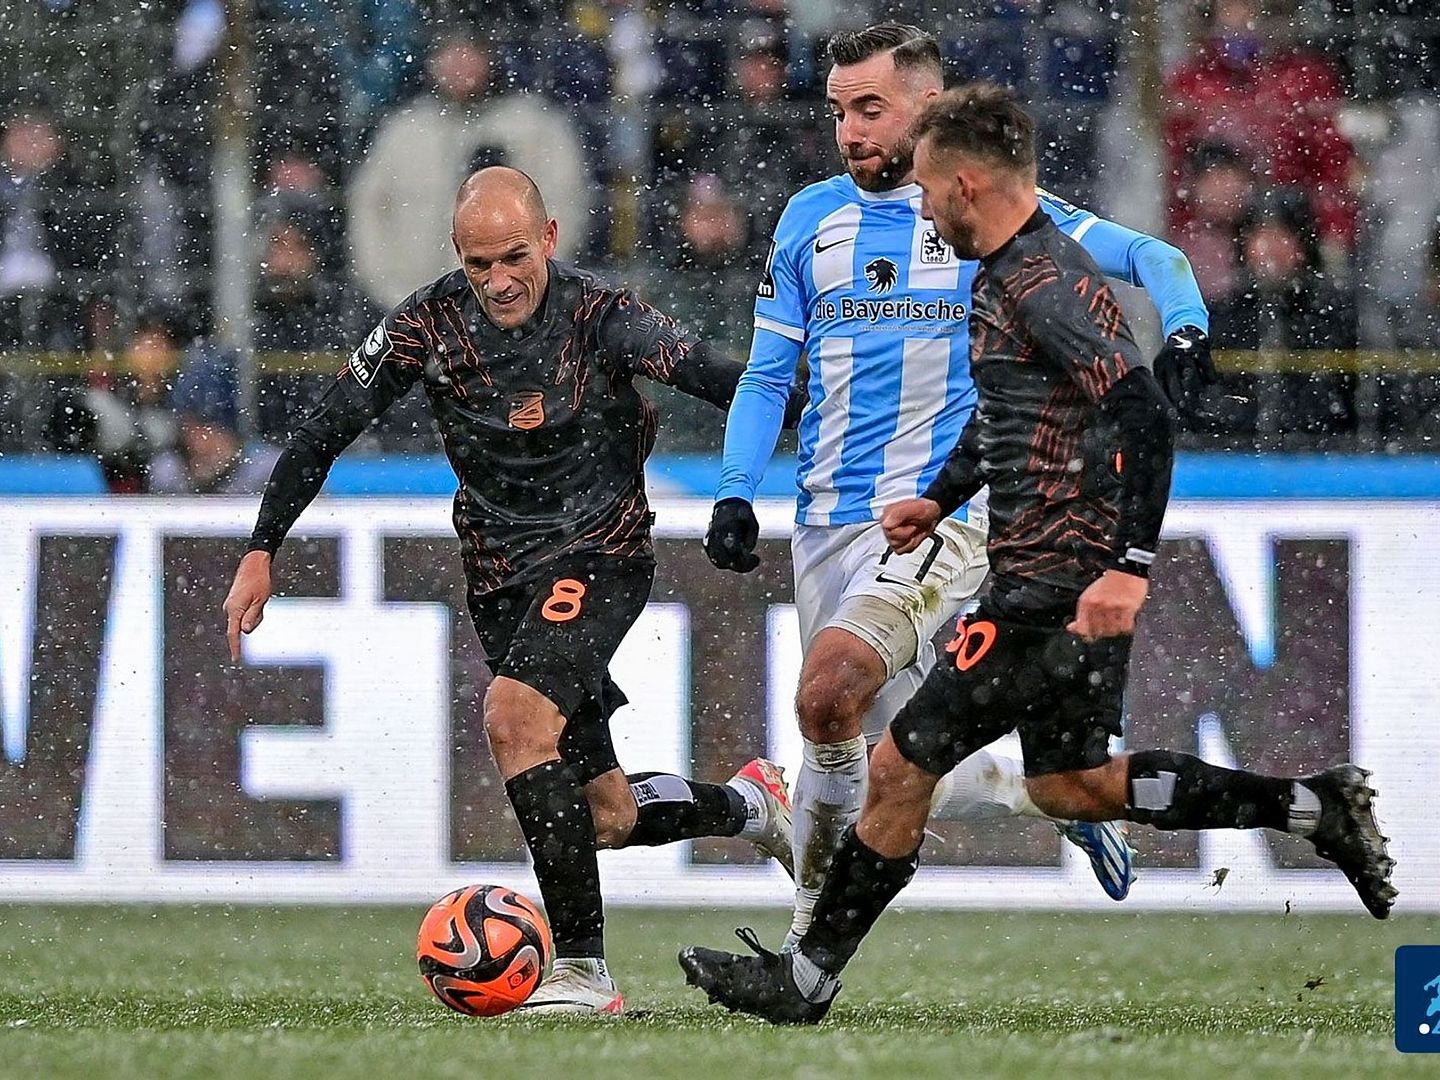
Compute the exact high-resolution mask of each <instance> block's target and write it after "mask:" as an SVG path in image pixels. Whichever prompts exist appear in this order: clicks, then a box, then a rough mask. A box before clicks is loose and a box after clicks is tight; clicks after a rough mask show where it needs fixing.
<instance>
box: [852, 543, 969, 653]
mask: <svg viewBox="0 0 1440 1080" xmlns="http://www.w3.org/2000/svg"><path fill="white" fill-rule="evenodd" d="M987 570H988V566H987V562H986V558H985V536H984V534H983V533H981V532H980V530H978V529H976V528H975V527H974V526H972V525H967V524H966V523H964V522H961V521H956V520H954V519H946V520H945V521H942V522H941V523H940V525H939V527H937V528H936V530H935V532H934V533H933V534H932V535H931V536H930V537H928V538H927V539H926V540H924V541H923V542H922V543H921V544H920V546H919V547H918V548H916V549H915V550H914V551H911V552H907V553H906V554H904V555H897V554H896V553H895V552H893V551H892V550H891V549H890V547H889V545H888V544H887V543H886V542H885V537H884V532H883V531H882V530H881V529H880V527H879V526H878V525H875V526H874V527H873V528H871V529H869V530H867V532H866V533H865V534H864V535H862V536H860V537H857V538H856V539H855V541H853V542H852V544H851V546H850V572H849V580H848V581H847V583H846V587H845V594H844V596H843V597H842V599H841V601H840V604H839V607H838V608H837V609H836V611H835V614H834V615H832V616H831V617H830V619H829V621H828V625H829V626H838V627H841V628H843V629H845V630H848V631H850V632H851V633H852V634H854V635H855V636H856V637H858V638H860V639H861V640H863V641H866V642H868V643H869V644H870V645H871V647H872V648H874V650H875V651H876V653H877V654H878V655H879V656H880V658H881V660H883V661H884V663H885V673H886V677H887V678H894V677H895V676H896V675H898V674H899V673H900V672H902V671H904V670H905V669H906V668H908V667H910V666H911V665H912V664H914V663H915V662H916V661H917V659H918V658H919V657H920V656H921V654H922V652H923V650H924V646H925V644H926V643H927V642H929V641H930V639H931V638H932V637H934V636H935V634H936V633H937V632H938V631H939V629H940V627H941V624H943V623H944V622H946V621H947V620H948V619H950V618H952V617H953V616H954V615H955V614H956V613H957V612H958V611H959V610H960V609H961V607H962V606H963V605H964V604H965V603H966V602H967V601H969V600H970V599H971V598H972V597H974V595H975V593H976V592H977V591H978V590H979V588H980V585H981V583H982V582H984V580H985V575H986V573H987Z"/></svg>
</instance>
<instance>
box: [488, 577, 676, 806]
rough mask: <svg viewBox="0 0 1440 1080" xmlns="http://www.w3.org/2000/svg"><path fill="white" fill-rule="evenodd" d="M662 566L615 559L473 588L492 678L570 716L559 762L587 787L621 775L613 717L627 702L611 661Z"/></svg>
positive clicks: (640, 610)
mask: <svg viewBox="0 0 1440 1080" xmlns="http://www.w3.org/2000/svg"><path fill="white" fill-rule="evenodd" d="M654 578H655V564H654V563H652V562H650V561H648V560H646V559H631V558H623V557H620V556H615V555H576V556H572V557H569V558H560V559H556V560H555V561H554V562H553V563H551V564H549V565H548V566H546V567H545V568H544V570H543V572H542V573H541V574H540V575H539V576H538V577H535V578H532V579H530V580H527V581H525V582H523V583H520V584H515V585H507V586H505V587H504V588H501V589H497V590H493V591H490V592H478V591H477V590H476V588H475V585H474V583H473V582H472V583H471V585H470V589H469V596H468V601H469V607H470V618H471V620H472V621H473V622H474V624H475V631H476V633H478V634H479V635H480V643H481V645H483V646H484V647H485V656H486V658H487V661H488V663H489V665H490V672H491V674H492V675H497V676H498V675H503V676H505V677H506V678H508V679H514V680H515V681H517V682H522V683H524V684H525V685H526V686H528V687H530V688H531V689H532V690H536V691H538V692H539V693H541V694H544V695H545V696H546V697H547V698H549V699H550V700H551V701H552V702H554V703H555V707H556V708H557V709H558V710H559V711H560V715H561V716H563V717H565V731H564V733H563V734H562V735H561V736H560V756H561V757H562V758H563V759H564V760H565V761H566V763H567V764H569V765H570V767H571V768H572V769H573V770H574V771H575V773H576V775H577V777H578V778H579V779H580V782H581V783H582V784H588V783H589V782H590V781H591V780H594V779H595V778H596V777H598V776H601V775H602V774H604V773H607V772H609V771H610V770H611V769H615V768H619V762H618V761H617V760H616V757H615V745H614V742H613V741H612V740H611V737H610V717H611V715H612V714H613V713H614V712H615V710H617V709H618V708H620V706H622V705H624V704H625V700H626V699H625V695H624V693H622V692H621V690H620V688H619V687H618V686H616V685H615V683H614V682H612V681H611V679H610V660H611V658H612V657H613V656H614V655H615V650H616V649H618V648H619V647H620V642H621V641H622V640H623V639H624V637H625V635H626V633H628V632H629V630H630V627H631V626H632V625H634V623H635V620H636V619H637V618H639V617H640V613H641V612H642V611H644V610H645V603H646V601H647V600H648V599H649V598H650V585H651V583H652V581H653V580H654Z"/></svg>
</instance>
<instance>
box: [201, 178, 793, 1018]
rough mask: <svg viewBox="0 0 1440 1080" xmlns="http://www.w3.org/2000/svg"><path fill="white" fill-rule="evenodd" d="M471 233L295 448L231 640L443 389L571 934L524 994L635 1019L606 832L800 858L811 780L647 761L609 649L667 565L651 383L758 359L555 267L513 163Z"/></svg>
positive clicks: (481, 599)
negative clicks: (357, 452)
mask: <svg viewBox="0 0 1440 1080" xmlns="http://www.w3.org/2000/svg"><path fill="white" fill-rule="evenodd" d="M451 239H452V241H453V243H454V246H455V254H456V256H457V257H458V258H459V260H460V267H459V269H456V270H454V271H452V272H450V273H448V274H446V275H445V276H444V277H441V278H439V279H438V280H436V281H432V282H430V283H429V284H428V285H425V286H423V287H422V288H420V289H419V290H417V291H416V292H415V293H414V294H412V295H411V296H410V297H409V298H408V299H406V300H405V301H404V302H403V303H401V304H400V306H399V307H398V308H396V309H395V311H394V312H392V313H391V314H390V315H388V316H387V317H386V318H385V319H384V320H383V321H382V322H381V323H380V325H379V326H377V327H375V329H374V330H373V331H372V332H371V333H370V334H369V336H368V337H366V339H365V341H364V342H363V344H361V346H360V347H359V348H358V349H356V350H355V351H354V352H353V353H352V354H351V355H350V359H349V362H348V363H347V364H346V366H345V367H344V368H343V369H342V370H341V372H340V374H339V375H338V376H337V378H336V380H335V382H334V384H333V385H331V386H330V388H329V389H328V390H327V391H326V393H325V395H324V396H323V397H322V398H321V399H320V401H319V403H318V405H317V406H316V408H315V409H314V411H313V412H312V413H311V414H310V416H309V418H308V419H307V420H306V421H305V422H304V424H302V425H301V426H300V428H299V429H298V430H297V431H296V432H295V434H294V436H293V437H292V438H291V440H290V444H289V446H288V447H287V448H286V450H285V452H284V454H282V455H281V457H280V460H279V461H278V462H277V463H276V466H275V471H274V473H273V475H272V476H271V478H270V482H269V484H268V485H267V486H266V489H265V494H264V498H263V500H262V502H261V505H260V514H259V520H258V522H257V524H256V526H255V532H254V535H253V537H252V538H251V541H250V545H249V548H248V550H247V552H246V554H245V556H244V558H243V559H242V560H241V562H240V567H239V570H238V571H237V572H236V575H235V582H234V585H233V586H232V588H231V590H230V595H229V596H228V597H227V599H226V601H225V614H226V617H227V635H228V638H229V643H230V654H231V658H232V659H233V660H238V659H239V656H240V635H241V634H242V633H245V634H248V633H251V632H253V631H254V630H255V628H256V627H257V626H259V625H260V620H261V617H262V614H263V611H264V607H265V602H266V601H267V600H268V599H269V597H270V588H271V584H270V571H271V563H272V560H273V559H274V557H275V555H276V552H277V551H278V550H279V548H280V545H281V543H282V541H283V540H284V538H285V535H286V533H287V532H289V530H290V528H291V526H292V525H294V523H295V520H296V519H297V518H298V517H299V516H300V513H301V511H303V510H304V509H305V507H306V506H308V505H309V504H310V501H311V500H312V499H314V498H315V496H316V495H317V494H318V493H319V491H320V488H321V485H323V484H324V482H325V476H326V474H327V473H328V472H329V469H330V466H331V465H332V464H333V463H334V461H335V459H336V458H337V457H338V456H339V454H340V452H341V451H342V450H344V449H345V447H346V446H348V445H349V444H350V443H351V442H352V441H353V440H354V439H355V437H356V436H357V435H359V434H360V433H361V432H362V431H364V430H365V428H366V427H367V426H368V425H369V424H370V423H371V422H372V421H374V420H375V418H376V417H378V416H379V415H380V414H381V413H383V412H384V411H385V410H386V409H387V408H389V407H390V405H391V404H392V403H393V402H394V401H396V400H397V399H398V398H400V397H401V396H402V395H404V394H405V393H407V392H408V391H409V390H410V389H411V388H412V387H413V386H415V385H416V384H417V383H418V384H420V385H421V386H422V387H423V388H424V391H425V395H426V397H427V398H429V401H430V408H431V410H432V412H433V413H434V415H435V420H436V422H437V424H438V425H439V428H440V435H441V438H442V440H443V442H444V445H445V452H446V454H447V456H448V457H449V459H450V464H451V466H452V467H453V468H454V470H455V475H456V477H457V479H458V480H459V487H458V489H457V490H456V492H455V511H454V523H455V531H456V533H457V534H458V535H459V538H460V557H461V561H462V564H463V567H464V571H465V580H466V583H467V587H468V593H467V599H468V606H469V610H470V616H471V619H472V620H473V622H474V624H475V630H476V632H477V633H478V634H479V635H480V641H481V643H482V644H483V645H484V647H485V653H486V656H487V658H488V661H489V664H490V668H491V671H492V673H493V675H494V679H493V680H492V682H491V683H490V687H489V689H488V690H487V692H486V694H485V705H484V709H485V730H486V732H487V734H488V735H489V739H490V746H491V749H492V751H493V753H494V756H495V761H496V764H497V765H498V766H499V769H500V773H501V775H502V776H503V777H504V779H505V790H506V794H507V795H508V796H509V798H510V804H511V806H512V807H513V808H514V810H515V816H516V818H517V819H518V820H519V822H520V828H521V831H522V832H523V833H524V836H525V842H526V844H527V845H528V847H529V849H530V854H531V857H532V859H533V860H534V864H535V876H536V878H537V880H538V881H539V884H540V892H541V895H542V896H543V897H544V900H545V908H546V912H547V914H548V916H549V920H550V926H551V930H552V932H553V934H554V939H555V952H556V958H557V959H556V963H555V967H554V970H553V971H552V973H551V975H550V977H549V978H548V979H547V980H546V981H545V982H544V983H543V984H542V985H541V986H540V987H539V989H537V990H536V992H535V993H534V994H533V995H532V996H531V997H530V999H529V1000H528V1001H527V1002H526V1004H525V1006H524V1007H525V1008H527V1009H528V1010H530V1011H532V1012H534V1013H542V1014H543V1013H581V1014H596V1015H604V1016H618V1015H620V1013H621V1012H622V1011H623V1008H624V1002H623V999H622V997H621V995H620V992H619V990H618V989H617V988H616V986H615V983H614V982H613V981H612V979H611V978H610V975H609V973H608V971H607V970H606V967H605V952H604V937H603V927H604V920H603V910H602V905H601V897H600V878H599V871H598V867H597V863H596V855H595V853H596V849H597V848H600V847H611V848H617V847H626V846H636V845H658V844H667V843H671V842H674V841H677V840H687V839H694V838H697V837H702V836H738V837H740V838H742V839H746V840H749V841H751V842H752V843H754V844H755V846H756V847H757V848H759V849H760V850H761V851H763V852H765V853H766V854H768V855H770V856H773V857H774V858H776V859H777V860H779V861H780V862H781V864H782V865H783V866H785V868H786V869H787V871H788V870H790V869H791V866H792V859H791V854H790V807H789V798H788V796H787V794H786V791H785V787H784V782H783V780H782V779H781V777H780V774H779V770H777V769H776V768H775V767H774V766H773V765H772V764H771V763H770V762H768V761H764V760H763V759H756V760H755V761H752V762H750V763H749V764H747V765H746V766H745V767H744V768H742V769H741V770H740V771H739V772H738V773H737V774H736V775H735V776H734V777H732V778H731V779H730V781H729V782H728V783H725V784H702V783H697V782H695V781H693V780H688V779H686V778H684V777H680V776H674V775H670V774H662V773H645V774H639V775H633V776H628V777H627V776H626V775H625V773H623V772H622V771H621V769H620V767H619V764H618V762H617V760H616V757H615V749H614V746H613V744H612V742H611V738H610V731H609V718H610V715H611V714H612V713H613V712H614V711H615V710H616V709H617V708H618V707H619V706H621V705H623V704H624V703H625V695H624V694H623V693H621V691H620V689H619V688H618V687H617V686H616V685H615V684H614V683H613V682H612V681H611V680H610V676H609V673H608V668H609V663H610V658H611V657H612V656H613V655H614V653H615V650H616V648H617V647H618V646H619V644H620V641H621V639H622V638H624V636H625V633H626V631H627V630H629V628H630V626H631V625H632V624H633V623H634V622H635V619H636V618H637V617H638V616H639V614H640V612H641V611H642V610H643V609H644V607H645V602H646V599H647V598H648V596H649V594H650V585H651V581H652V579H653V577H654V571H655V558H654V552H653V550H652V547H651V543H650V525H651V520H652V518H651V514H650V508H649V506H648V504H647V503H646V499H645V482H644V472H643V465H644V461H645V458H646V457H647V456H648V455H649V453H650V450H651V447H652V446H653V445H654V442H655V428H656V413H655V409H654V407H653V406H652V405H651V404H650V403H649V402H648V401H646V400H645V398H644V397H642V396H641V394H640V392H639V390H638V389H637V388H636V385H635V380H636V377H637V376H640V377H643V378H647V379H653V380H656V381H658V382H663V383H666V384H668V385H670V386H673V387H675V388H677V389H679V390H681V391H683V392H685V393H687V394H691V395H693V396H695V397H699V398H703V399H704V400H706V401H709V402H711V403H712V404H714V405H716V406H717V407H721V408H723V407H725V406H726V405H728V404H729V402H730V399H731V398H732V397H733V396H734V394H735V387H736V385H737V384H738V382H739V379H740V374H741V372H742V370H743V366H742V365H741V364H739V363H737V362H735V361H733V360H731V359H729V358H728V357H726V356H723V355H722V354H720V353H719V352H717V351H716V350H714V349H712V348H710V347H709V346H707V345H706V344H705V343H703V342H700V341H696V340H695V339H694V338H692V337H690V336H688V335H687V334H685V333H684V332H683V331H681V329H680V328H679V327H678V326H677V325H676V324H675V322H674V321H673V320H672V319H670V318H669V317H668V316H666V315H664V314H662V313H661V312H659V311H657V310H656V309H655V308H653V307H650V306H649V305H648V304H646V303H644V302H643V301H641V300H640V299H639V298H637V297H636V296H634V295H633V294H632V293H629V292H626V291H622V290H616V289H611V288H608V287H606V286H603V285H601V284H600V283H599V282H597V281H596V279H595V278H594V277H592V276H591V275H589V274H587V273H585V272H584V271H581V270H577V269H575V268H573V267H569V266H563V265H560V264H558V263H555V262H553V261H552V256H553V255H554V253H555V241H556V223H555V221H554V219H553V218H551V217H550V216H549V215H548V214H547V213H546V210H545V204H544V201H543V200H542V198H541V196H540V192H539V191H538V190H537V189H536V187H535V185H534V183H533V182H532V181H531V180H530V178H529V177H528V176H526V175H525V174H523V173H520V172H517V171H515V170H514V169H508V168H502V167H495V168H488V169H482V170H481V171H479V172H477V173H475V174H474V175H472V176H471V177H469V178H468V179H467V180H466V181H465V183H464V184H463V185H462V186H461V188H460V190H459V192H458V193H457V196H456V203H455V215H454V227H453V232H452V236H451ZM795 397H796V400H795V401H794V403H793V407H792V408H791V410H790V411H791V413H792V415H798V413H799V410H800V405H801V404H802V403H803V394H801V393H799V392H797V394H796V395H795Z"/></svg>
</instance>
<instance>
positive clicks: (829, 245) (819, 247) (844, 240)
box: [815, 236, 855, 255]
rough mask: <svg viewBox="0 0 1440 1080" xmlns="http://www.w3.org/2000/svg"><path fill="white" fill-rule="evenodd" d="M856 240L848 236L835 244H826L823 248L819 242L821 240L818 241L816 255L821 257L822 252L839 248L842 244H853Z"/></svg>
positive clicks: (816, 242)
mask: <svg viewBox="0 0 1440 1080" xmlns="http://www.w3.org/2000/svg"><path fill="white" fill-rule="evenodd" d="M854 239H855V238H854V237H853V236H846V237H844V238H842V239H840V240H836V241H834V242H833V243H829V244H826V245H825V246H824V247H821V246H820V241H819V240H816V241H815V254H816V255H819V254H820V253H821V252H822V251H829V250H830V249H831V248H833V247H839V246H840V245H841V244H848V243H850V242H852V241H853V240H854Z"/></svg>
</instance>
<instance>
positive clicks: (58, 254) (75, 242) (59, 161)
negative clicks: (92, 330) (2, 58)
mask: <svg viewBox="0 0 1440 1080" xmlns="http://www.w3.org/2000/svg"><path fill="white" fill-rule="evenodd" d="M63 156H64V144H63V143H62V141H61V138H60V133H59V131H57V130H56V127H55V124H54V122H53V121H52V120H51V119H50V116H49V115H48V114H47V113H45V112H44V111H42V110H38V109H37V110H32V111H28V112H18V113H16V114H14V115H12V116H10V117H9V118H8V119H6V120H5V121H4V134H3V136H0V345H24V346H29V347H30V348H38V349H67V350H68V349H74V348H76V347H77V346H78V344H79V337H80V327H79V322H80V318H79V307H80V305H79V302H78V301H77V299H76V298H75V290H76V286H77V284H78V283H77V282H76V281H73V280H71V281H66V280H65V278H64V275H65V273H66V271H70V270H73V269H76V268H77V267H79V266H81V265H83V263H82V261H81V260H82V259H83V260H90V261H91V264H92V265H93V262H94V261H95V260H97V259H103V258H105V257H106V253H105V251H104V250H103V249H101V250H99V251H93V250H92V251H89V252H85V251H84V245H85V244H87V243H89V242H93V241H94V240H96V239H97V238H96V237H94V236H93V235H90V234H89V233H90V231H89V230H87V229H86V227H85V226H86V220H85V219H86V218H87V217H89V216H91V215H92V214H93V211H84V212H83V213H72V212H71V211H72V210H80V209H82V208H76V207H72V206H70V205H68V204H69V203H71V202H72V201H73V200H72V198H71V195H72V192H71V191H69V190H67V186H66V182H65V179H64V177H63V175H62V170H63V164H64V160H63Z"/></svg>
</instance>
